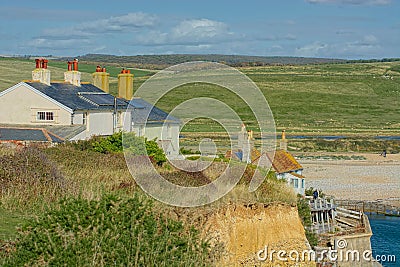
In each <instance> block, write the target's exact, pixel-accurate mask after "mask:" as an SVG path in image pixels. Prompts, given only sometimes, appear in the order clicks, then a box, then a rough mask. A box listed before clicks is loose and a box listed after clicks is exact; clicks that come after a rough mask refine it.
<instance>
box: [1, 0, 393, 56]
mask: <svg viewBox="0 0 400 267" xmlns="http://www.w3.org/2000/svg"><path fill="white" fill-rule="evenodd" d="M0 34H1V36H2V38H1V42H0V55H1V54H6V55H9V54H20V55H25V54H30V55H50V54H51V55H57V56H76V55H83V54H87V53H102V54H114V55H141V54H172V53H191V54H242V55H261V56H304V57H328V58H346V59H359V58H384V57H400V1H399V0H280V1H279V0H276V1H275V0H271V1H268V0H259V1H256V0H246V1H218V0H212V1H211V0H201V1H198V0H197V1H192V0H186V1H185V0H159V1H153V0H146V1H143V0H141V1H134V0H129V1H112V0H107V1H105V0H95V1H86V0H80V1H76V0H68V1H55V0H51V1H50V0H36V1H31V0H18V1H16V0H13V1H10V0H1V2H0Z"/></svg>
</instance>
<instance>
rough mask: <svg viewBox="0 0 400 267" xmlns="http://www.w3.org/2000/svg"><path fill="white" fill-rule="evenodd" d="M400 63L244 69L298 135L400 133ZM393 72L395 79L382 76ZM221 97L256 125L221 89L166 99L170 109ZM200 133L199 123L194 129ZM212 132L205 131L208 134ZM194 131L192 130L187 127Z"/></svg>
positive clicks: (201, 88) (192, 89)
mask: <svg viewBox="0 0 400 267" xmlns="http://www.w3.org/2000/svg"><path fill="white" fill-rule="evenodd" d="M398 64H399V63H369V64H325V65H306V66H269V67H255V68H243V69H241V71H242V72H243V73H245V74H246V75H248V76H249V77H250V78H251V79H252V80H253V81H254V82H255V83H256V84H257V85H258V87H259V88H260V89H261V90H262V92H263V93H264V95H265V96H266V98H267V100H268V102H269V105H270V107H271V109H272V112H273V114H274V116H275V120H276V123H277V126H278V127H280V128H289V129H291V130H292V131H293V130H294V131H297V132H302V131H305V132H314V131H315V132H318V131H323V132H352V131H360V130H366V131H368V132H371V131H372V132H377V131H382V130H385V129H389V130H391V131H396V130H398V129H399V128H400V123H399V120H398V118H399V113H400V106H399V100H400V75H399V73H398V72H395V71H389V70H390V69H392V70H393V69H396V68H398ZM385 73H388V74H389V75H391V76H394V78H393V80H391V79H387V78H384V77H382V75H383V74H385ZM200 96H208V97H216V98H218V99H220V100H222V101H224V102H226V103H227V104H228V105H230V106H231V107H233V108H234V109H235V110H236V111H237V112H239V114H240V115H241V117H242V118H243V119H244V120H245V121H246V122H247V124H249V125H253V126H254V118H253V117H252V116H251V113H250V110H249V109H248V108H246V107H245V105H244V103H243V102H242V101H240V99H237V97H236V98H235V96H234V95H233V94H231V93H229V92H228V91H227V90H224V89H222V88H215V87H212V86H208V85H199V84H197V85H194V84H192V85H188V86H185V87H181V88H179V90H176V91H174V92H172V93H170V94H169V95H167V96H166V97H165V99H164V100H163V101H162V102H161V103H160V107H161V108H164V109H165V110H169V109H171V107H174V106H175V105H176V104H178V103H180V102H182V101H184V100H186V99H188V98H190V97H200ZM194 128H196V129H197V130H201V128H202V127H200V126H199V125H198V124H197V125H194V126H193V127H192V128H191V129H192V130H193V129H194ZM206 128H207V127H203V130H206ZM187 129H188V130H190V127H187Z"/></svg>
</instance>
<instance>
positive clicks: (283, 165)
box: [267, 150, 303, 173]
mask: <svg viewBox="0 0 400 267" xmlns="http://www.w3.org/2000/svg"><path fill="white" fill-rule="evenodd" d="M267 156H268V158H269V159H270V160H271V157H272V155H268V154H267ZM272 167H273V168H274V170H275V171H276V172H277V173H284V172H291V171H296V170H299V169H303V166H301V165H300V163H298V162H297V160H296V159H295V158H294V157H293V156H292V154H290V153H289V152H287V151H285V150H277V151H275V157H274V160H273V161H272Z"/></svg>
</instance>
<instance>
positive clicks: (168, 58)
mask: <svg viewBox="0 0 400 267" xmlns="http://www.w3.org/2000/svg"><path fill="white" fill-rule="evenodd" d="M78 59H79V60H81V61H86V62H104V63H114V64H115V63H118V64H122V65H123V64H126V65H132V64H133V65H137V66H143V67H146V68H152V67H153V68H157V67H166V66H171V65H175V64H180V63H184V62H189V61H213V62H220V63H225V64H228V65H232V66H263V65H281V64H282V65H306V64H322V63H344V62H346V60H343V59H330V58H306V57H278V56H274V57H265V56H242V55H216V54H210V55H192V54H173V55H137V56H114V55H103V54H87V55H84V56H79V57H78Z"/></svg>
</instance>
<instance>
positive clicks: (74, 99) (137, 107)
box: [27, 82, 180, 124]
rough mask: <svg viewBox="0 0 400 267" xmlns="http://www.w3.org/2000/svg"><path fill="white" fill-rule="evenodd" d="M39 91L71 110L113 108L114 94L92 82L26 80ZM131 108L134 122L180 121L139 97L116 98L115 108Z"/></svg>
mask: <svg viewBox="0 0 400 267" xmlns="http://www.w3.org/2000/svg"><path fill="white" fill-rule="evenodd" d="M27 84H28V85H30V86H32V87H33V88H35V89H36V90H38V91H40V92H41V93H43V94H45V95H47V96H48V97H50V98H52V99H54V100H56V101H57V102H59V103H61V104H63V105H64V106H66V107H68V108H70V109H72V110H110V109H111V110H113V109H114V96H112V95H110V94H107V93H105V92H104V91H103V90H101V89H100V88H98V87H96V86H94V85H93V84H85V83H83V84H81V86H75V85H72V84H70V83H52V84H51V85H46V84H43V83H40V82H27ZM128 106H129V107H130V108H131V109H132V121H133V123H136V124H144V123H145V122H146V118H147V123H149V124H150V123H163V122H164V121H165V120H168V121H170V122H172V123H180V120H179V119H177V118H175V117H172V116H168V113H167V112H165V111H163V110H161V109H159V108H157V107H155V106H153V105H152V104H150V103H148V102H146V101H145V100H143V99H141V98H134V99H132V101H131V102H129V101H127V100H125V99H122V98H117V109H118V110H126V109H127V108H128Z"/></svg>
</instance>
